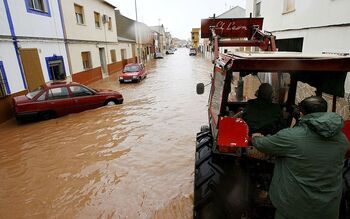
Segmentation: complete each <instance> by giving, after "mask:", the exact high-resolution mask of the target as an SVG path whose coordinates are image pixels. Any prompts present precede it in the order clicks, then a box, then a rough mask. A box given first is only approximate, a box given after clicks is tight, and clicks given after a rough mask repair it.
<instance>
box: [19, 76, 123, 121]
mask: <svg viewBox="0 0 350 219" xmlns="http://www.w3.org/2000/svg"><path fill="white" fill-rule="evenodd" d="M123 100H124V99H123V95H122V94H121V93H119V92H118V91H113V90H107V89H92V88H89V87H87V86H85V85H82V84H79V83H76V82H65V81H64V82H52V83H46V84H43V85H41V86H39V87H38V88H37V89H35V90H33V91H31V92H29V93H27V94H26V95H21V96H17V97H14V98H13V105H14V111H15V116H16V118H17V119H18V120H19V121H21V120H23V119H24V118H33V117H35V118H40V119H45V120H46V119H50V118H54V117H58V116H63V115H66V114H69V113H78V112H81V111H84V110H89V109H95V108H98V107H101V106H105V105H114V104H121V103H123Z"/></svg>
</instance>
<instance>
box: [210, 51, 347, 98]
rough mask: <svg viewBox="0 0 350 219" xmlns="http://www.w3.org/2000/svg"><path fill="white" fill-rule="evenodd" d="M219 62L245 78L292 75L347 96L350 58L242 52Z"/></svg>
mask: <svg viewBox="0 0 350 219" xmlns="http://www.w3.org/2000/svg"><path fill="white" fill-rule="evenodd" d="M217 63H218V64H220V65H222V66H225V67H226V68H227V70H228V71H231V72H240V73H241V76H245V75H248V74H251V73H256V72H276V73H290V74H291V77H292V78H293V79H294V80H296V81H301V82H304V83H308V84H310V85H311V86H313V87H316V88H317V89H318V90H319V91H322V92H325V93H328V94H331V95H335V96H340V97H343V96H344V83H345V79H346V75H347V72H350V57H343V56H337V55H328V54H325V55H323V54H321V55H312V54H311V55H310V54H303V53H294V52H258V53H253V52H249V53H247V52H244V53H243V52H239V53H234V54H225V55H222V56H221V57H220V58H219V59H218V61H217ZM316 74H317V76H316Z"/></svg>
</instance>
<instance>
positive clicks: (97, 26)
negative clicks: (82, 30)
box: [94, 12, 101, 28]
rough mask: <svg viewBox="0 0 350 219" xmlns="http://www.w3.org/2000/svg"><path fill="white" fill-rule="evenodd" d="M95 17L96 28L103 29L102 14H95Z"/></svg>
mask: <svg viewBox="0 0 350 219" xmlns="http://www.w3.org/2000/svg"><path fill="white" fill-rule="evenodd" d="M94 16H95V27H96V28H100V27H101V21H100V20H101V16H100V13H97V12H94Z"/></svg>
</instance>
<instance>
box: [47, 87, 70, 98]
mask: <svg viewBox="0 0 350 219" xmlns="http://www.w3.org/2000/svg"><path fill="white" fill-rule="evenodd" d="M67 97H69V94H68V89H67V88H66V87H56V88H51V89H50V90H49V100H56V99H63V98H67Z"/></svg>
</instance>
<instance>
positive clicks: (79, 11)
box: [74, 4, 84, 24]
mask: <svg viewBox="0 0 350 219" xmlns="http://www.w3.org/2000/svg"><path fill="white" fill-rule="evenodd" d="M74 10H75V19H76V20H77V24H84V8H83V6H80V5H77V4H74Z"/></svg>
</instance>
